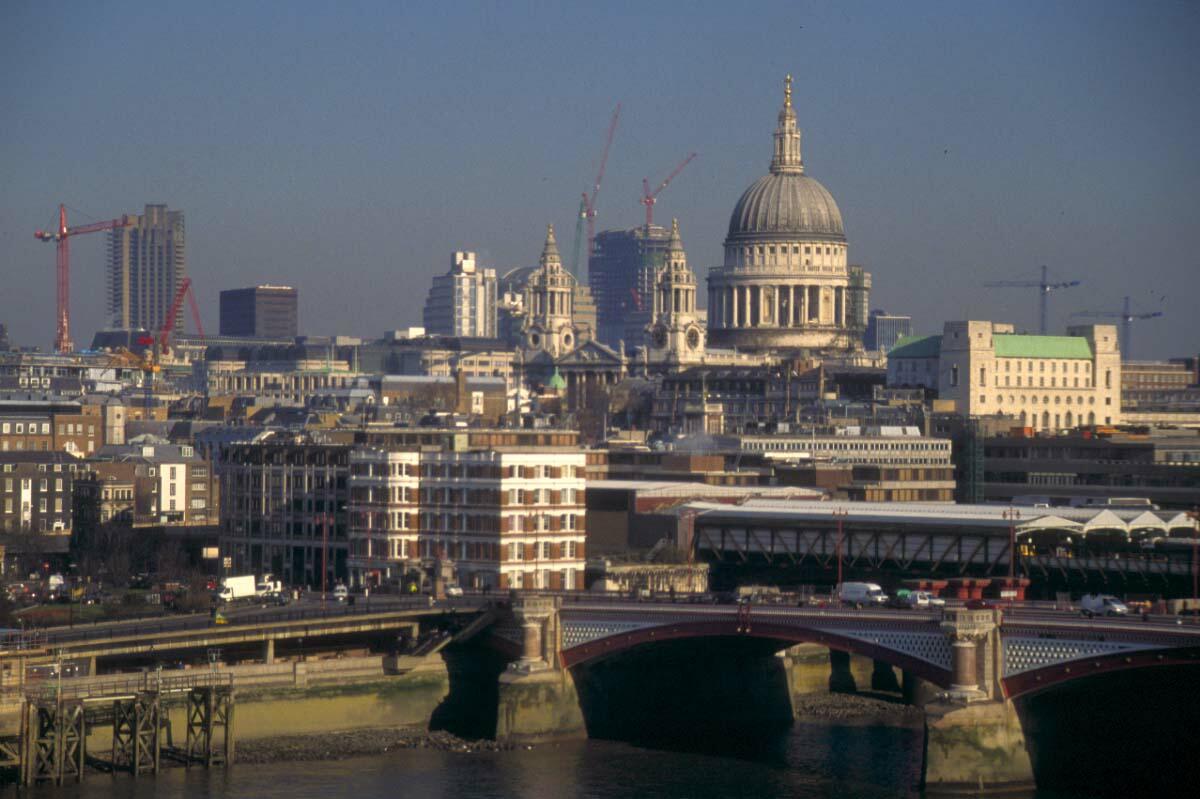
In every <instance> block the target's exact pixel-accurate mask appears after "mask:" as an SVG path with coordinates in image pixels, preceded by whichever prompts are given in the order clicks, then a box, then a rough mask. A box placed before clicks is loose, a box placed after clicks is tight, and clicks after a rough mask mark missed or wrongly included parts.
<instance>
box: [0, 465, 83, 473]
mask: <svg viewBox="0 0 1200 799" xmlns="http://www.w3.org/2000/svg"><path fill="white" fill-rule="evenodd" d="M16 466H17V464H15V463H6V464H4V471H6V472H11V471H13V470H14V469H15V468H16ZM66 466H67V471H68V472H73V471H75V464H74V463H68V464H66ZM48 467H49V468H48ZM37 470H38V471H39V472H61V471H62V470H63V464H61V463H39V464H38V465H37Z"/></svg>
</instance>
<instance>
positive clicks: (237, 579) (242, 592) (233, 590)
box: [217, 574, 258, 602]
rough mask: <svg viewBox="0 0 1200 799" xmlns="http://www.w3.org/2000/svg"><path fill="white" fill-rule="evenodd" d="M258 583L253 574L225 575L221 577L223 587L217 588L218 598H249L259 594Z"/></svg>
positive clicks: (231, 600) (225, 599) (234, 599)
mask: <svg viewBox="0 0 1200 799" xmlns="http://www.w3.org/2000/svg"><path fill="white" fill-rule="evenodd" d="M257 585H258V584H257V581H256V580H255V579H254V575H253V574H241V575H237V576H233V577H223V578H221V587H220V588H219V589H217V599H218V600H220V601H221V602H236V601H237V600H239V599H249V598H250V597H254V596H257V595H258V591H257Z"/></svg>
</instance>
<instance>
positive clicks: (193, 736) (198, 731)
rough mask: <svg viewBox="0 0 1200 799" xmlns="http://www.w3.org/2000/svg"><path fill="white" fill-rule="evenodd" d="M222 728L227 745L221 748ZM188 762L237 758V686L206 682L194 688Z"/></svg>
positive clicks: (189, 701)
mask: <svg viewBox="0 0 1200 799" xmlns="http://www.w3.org/2000/svg"><path fill="white" fill-rule="evenodd" d="M218 732H219V733H220V734H221V735H222V737H223V739H224V740H223V742H222V743H223V748H221V749H218V748H217V746H216V738H217V734H218ZM184 752H185V754H186V756H187V765H188V766H189V767H190V766H191V765H192V763H201V764H203V765H204V766H206V767H212V766H216V765H220V764H226V765H228V764H230V763H232V762H233V689H232V688H217V687H214V686H211V685H206V686H202V687H198V688H193V689H192V690H191V691H189V692H188V699H187V743H186V748H185V750H184Z"/></svg>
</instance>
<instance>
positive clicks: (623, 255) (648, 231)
mask: <svg viewBox="0 0 1200 799" xmlns="http://www.w3.org/2000/svg"><path fill="white" fill-rule="evenodd" d="M670 238H671V232H670V231H669V230H667V229H666V228H664V227H662V226H660V225H651V226H650V227H649V228H647V227H646V226H645V225H642V226H639V227H635V228H630V229H629V230H602V231H600V232H599V233H597V234H596V239H595V241H594V243H593V245H592V252H591V255H590V257H589V258H588V284H589V285H590V286H591V289H592V296H593V297H595V300H596V322H597V331H596V332H597V338H599V339H600V341H602V342H603V343H605V344H607V345H609V346H610V347H616V346H617V344H618V343H619V342H621V341H624V342H625V343H626V345H627V346H628V347H629V348H630V349H631V350H632V348H633V347H635V346H638V345H640V344H641V341H642V331H643V330H644V328H645V327H646V325H647V324H648V323H649V321H650V314H651V307H650V306H651V298H652V296H653V292H654V272H655V269H656V268H657V267H658V266H661V265H662V263H663V259H664V258H665V256H666V252H667V243H668V241H669V240H670Z"/></svg>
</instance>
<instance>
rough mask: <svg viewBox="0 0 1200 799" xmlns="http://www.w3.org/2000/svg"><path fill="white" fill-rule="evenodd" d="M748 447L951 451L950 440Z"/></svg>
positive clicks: (758, 446)
mask: <svg viewBox="0 0 1200 799" xmlns="http://www.w3.org/2000/svg"><path fill="white" fill-rule="evenodd" d="M746 448H747V449H753V450H759V451H771V452H790V451H792V450H796V451H804V452H808V451H822V450H832V451H835V452H930V451H934V450H937V451H942V452H947V453H948V452H950V442H949V441H940V442H936V443H935V442H931V441H919V442H907V441H886V442H876V441H870V442H859V441H850V442H843V441H821V442H818V441H816V440H814V441H812V442H808V441H751V442H747V443H746Z"/></svg>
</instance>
